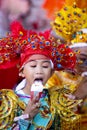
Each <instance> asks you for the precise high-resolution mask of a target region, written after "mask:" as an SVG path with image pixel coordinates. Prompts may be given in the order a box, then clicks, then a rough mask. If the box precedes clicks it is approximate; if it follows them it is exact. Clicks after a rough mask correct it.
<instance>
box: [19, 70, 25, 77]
mask: <svg viewBox="0 0 87 130" xmlns="http://www.w3.org/2000/svg"><path fill="white" fill-rule="evenodd" d="M19 76H20V77H22V78H24V77H25V75H24V73H23V70H22V71H20V72H19Z"/></svg>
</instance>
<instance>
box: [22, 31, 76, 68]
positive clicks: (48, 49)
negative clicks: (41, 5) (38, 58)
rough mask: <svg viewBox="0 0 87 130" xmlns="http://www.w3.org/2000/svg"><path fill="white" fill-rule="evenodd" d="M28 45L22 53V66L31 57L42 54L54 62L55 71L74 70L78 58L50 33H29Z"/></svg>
mask: <svg viewBox="0 0 87 130" xmlns="http://www.w3.org/2000/svg"><path fill="white" fill-rule="evenodd" d="M27 36H28V45H26V46H25V48H24V49H23V52H22V53H21V66H22V65H23V64H24V63H25V62H26V61H27V60H28V59H29V57H30V56H31V55H34V54H42V55H45V56H46V57H48V58H49V59H50V60H52V62H53V64H54V68H55V70H62V69H73V68H74V66H75V62H76V57H75V54H74V53H73V51H72V50H71V49H70V48H69V47H68V46H66V45H64V44H63V45H59V44H58V42H57V41H56V40H55V38H54V37H52V36H51V34H50V31H46V32H44V33H39V34H37V33H35V32H32V31H29V32H28V35H27Z"/></svg>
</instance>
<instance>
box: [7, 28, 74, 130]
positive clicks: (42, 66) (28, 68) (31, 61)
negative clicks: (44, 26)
mask: <svg viewBox="0 0 87 130" xmlns="http://www.w3.org/2000/svg"><path fill="white" fill-rule="evenodd" d="M17 31H18V30H17ZM18 32H19V31H18ZM14 39H15V37H14ZM19 39H21V38H19ZM23 41H24V38H23ZM23 41H22V40H21V41H20V42H21V43H22V42H23ZM25 41H26V42H27V43H28V44H27V45H26V46H25V47H23V50H21V52H22V53H21V67H20V73H19V75H20V76H22V77H23V78H25V79H24V80H23V81H22V82H21V83H20V84H19V85H18V86H17V87H16V89H15V93H16V94H17V95H18V97H19V98H20V99H21V100H22V101H23V102H24V103H25V104H26V108H25V110H24V111H23V112H21V111H18V114H17V115H18V117H15V118H14V121H15V124H14V127H13V126H12V127H10V128H8V130H9V129H14V130H17V129H20V130H34V129H36V130H46V129H50V130H53V129H54V127H55V128H56V129H58V128H59V120H58V119H57V122H56V123H57V124H56V123H53V121H54V118H55V117H54V115H52V113H51V111H50V101H49V95H48V92H47V90H44V89H43V93H42V95H41V98H40V99H39V97H38V95H36V96H35V97H33V98H32V99H31V86H32V84H33V83H34V82H35V81H37V82H41V83H42V84H43V86H44V85H45V84H46V82H47V80H48V79H49V78H50V77H51V76H52V74H53V72H54V69H56V70H61V69H65V68H66V69H70V68H71V69H73V68H74V66H75V59H76V57H75V55H74V53H73V52H72V50H71V49H70V48H68V47H67V46H65V45H60V46H59V45H58V43H57V42H56V41H55V39H54V38H53V37H52V36H51V35H50V31H47V32H45V33H39V34H37V33H35V32H32V31H28V32H27V37H25ZM70 54H72V55H70ZM31 120H32V122H31ZM52 124H53V125H54V126H53V125H52Z"/></svg>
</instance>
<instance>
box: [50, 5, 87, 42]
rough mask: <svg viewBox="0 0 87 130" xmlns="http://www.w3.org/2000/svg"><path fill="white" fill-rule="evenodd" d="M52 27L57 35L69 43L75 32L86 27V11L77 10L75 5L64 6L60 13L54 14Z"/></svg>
mask: <svg viewBox="0 0 87 130" xmlns="http://www.w3.org/2000/svg"><path fill="white" fill-rule="evenodd" d="M52 27H53V30H55V32H56V33H57V34H58V35H60V36H62V37H63V38H65V40H66V41H69V42H70V41H71V40H72V39H73V38H74V36H75V34H76V32H77V31H80V29H82V28H86V27H87V13H86V9H81V8H78V7H77V6H76V3H74V4H73V5H72V6H68V5H65V6H64V7H63V8H62V9H61V10H60V11H58V12H56V17H55V20H54V22H52Z"/></svg>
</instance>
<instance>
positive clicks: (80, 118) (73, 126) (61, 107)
mask: <svg viewBox="0 0 87 130" xmlns="http://www.w3.org/2000/svg"><path fill="white" fill-rule="evenodd" d="M81 80H82V77H81V76H79V75H73V74H70V73H68V72H63V71H59V72H55V73H54V74H53V76H52V77H51V78H50V79H49V80H48V82H47V84H46V88H48V90H49V94H50V100H51V112H52V113H53V115H54V114H55V113H56V114H58V115H59V116H60V119H61V128H60V130H86V127H87V121H86V120H87V115H86V114H85V115H84V114H80V113H78V109H77V106H78V104H79V103H81V102H82V100H70V99H68V98H67V97H66V96H65V94H68V93H73V92H74V91H75V90H76V88H77V87H78V85H79V83H80V82H81ZM84 124H85V125H84Z"/></svg>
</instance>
